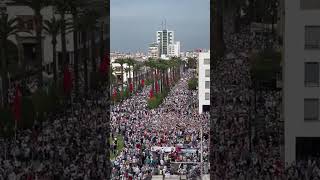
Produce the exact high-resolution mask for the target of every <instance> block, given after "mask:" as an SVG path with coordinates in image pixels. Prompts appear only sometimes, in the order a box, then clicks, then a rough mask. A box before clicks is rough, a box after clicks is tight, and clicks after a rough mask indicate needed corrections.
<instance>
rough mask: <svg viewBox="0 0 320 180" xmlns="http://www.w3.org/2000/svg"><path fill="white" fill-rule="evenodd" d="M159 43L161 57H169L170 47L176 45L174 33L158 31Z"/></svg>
mask: <svg viewBox="0 0 320 180" xmlns="http://www.w3.org/2000/svg"><path fill="white" fill-rule="evenodd" d="M156 38H157V43H158V44H159V52H160V56H161V55H162V54H164V55H168V51H169V45H171V44H173V43H174V32H173V31H169V30H167V29H165V30H162V31H157V37H156Z"/></svg>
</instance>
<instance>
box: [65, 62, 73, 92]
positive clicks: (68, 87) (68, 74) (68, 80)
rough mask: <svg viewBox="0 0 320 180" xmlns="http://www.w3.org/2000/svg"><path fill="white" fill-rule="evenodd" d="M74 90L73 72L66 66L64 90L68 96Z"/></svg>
mask: <svg viewBox="0 0 320 180" xmlns="http://www.w3.org/2000/svg"><path fill="white" fill-rule="evenodd" d="M71 88H72V80H71V72H70V70H69V67H68V66H66V67H65V68H64V73H63V89H64V92H65V93H66V94H69V93H70V91H71Z"/></svg>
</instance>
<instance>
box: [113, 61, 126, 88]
mask: <svg viewBox="0 0 320 180" xmlns="http://www.w3.org/2000/svg"><path fill="white" fill-rule="evenodd" d="M114 63H118V64H120V66H121V81H122V82H121V91H123V83H124V78H123V70H124V69H123V64H125V63H126V60H125V59H116V60H115V61H114Z"/></svg>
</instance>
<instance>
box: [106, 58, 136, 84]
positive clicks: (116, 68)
mask: <svg viewBox="0 0 320 180" xmlns="http://www.w3.org/2000/svg"><path fill="white" fill-rule="evenodd" d="M116 59H118V58H115V57H111V59H110V60H111V66H112V68H113V75H115V76H116V78H117V79H118V81H119V83H122V81H121V78H122V75H121V65H120V64H118V63H115V60H116ZM127 68H129V66H128V65H127V64H126V63H124V64H123V82H124V84H127V83H128V78H129V76H130V77H133V71H132V70H131V71H130V74H129V72H128V71H126V69H127Z"/></svg>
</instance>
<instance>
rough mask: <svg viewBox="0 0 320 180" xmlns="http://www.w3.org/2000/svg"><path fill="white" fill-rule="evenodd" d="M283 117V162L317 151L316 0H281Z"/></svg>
mask: <svg viewBox="0 0 320 180" xmlns="http://www.w3.org/2000/svg"><path fill="white" fill-rule="evenodd" d="M284 6H285V8H284V9H285V10H286V12H285V21H284V23H285V28H284V31H285V32H284V65H283V82H284V83H283V93H284V94H283V113H282V114H283V119H284V124H285V139H284V143H285V148H284V151H285V162H286V163H289V164H290V163H292V162H294V161H298V160H300V159H303V158H308V157H310V156H315V155H318V152H319V151H320V119H319V108H320V106H319V97H320V88H319V75H320V74H319V63H320V59H319V57H320V21H319V17H320V1H319V0H285V3H284Z"/></svg>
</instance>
